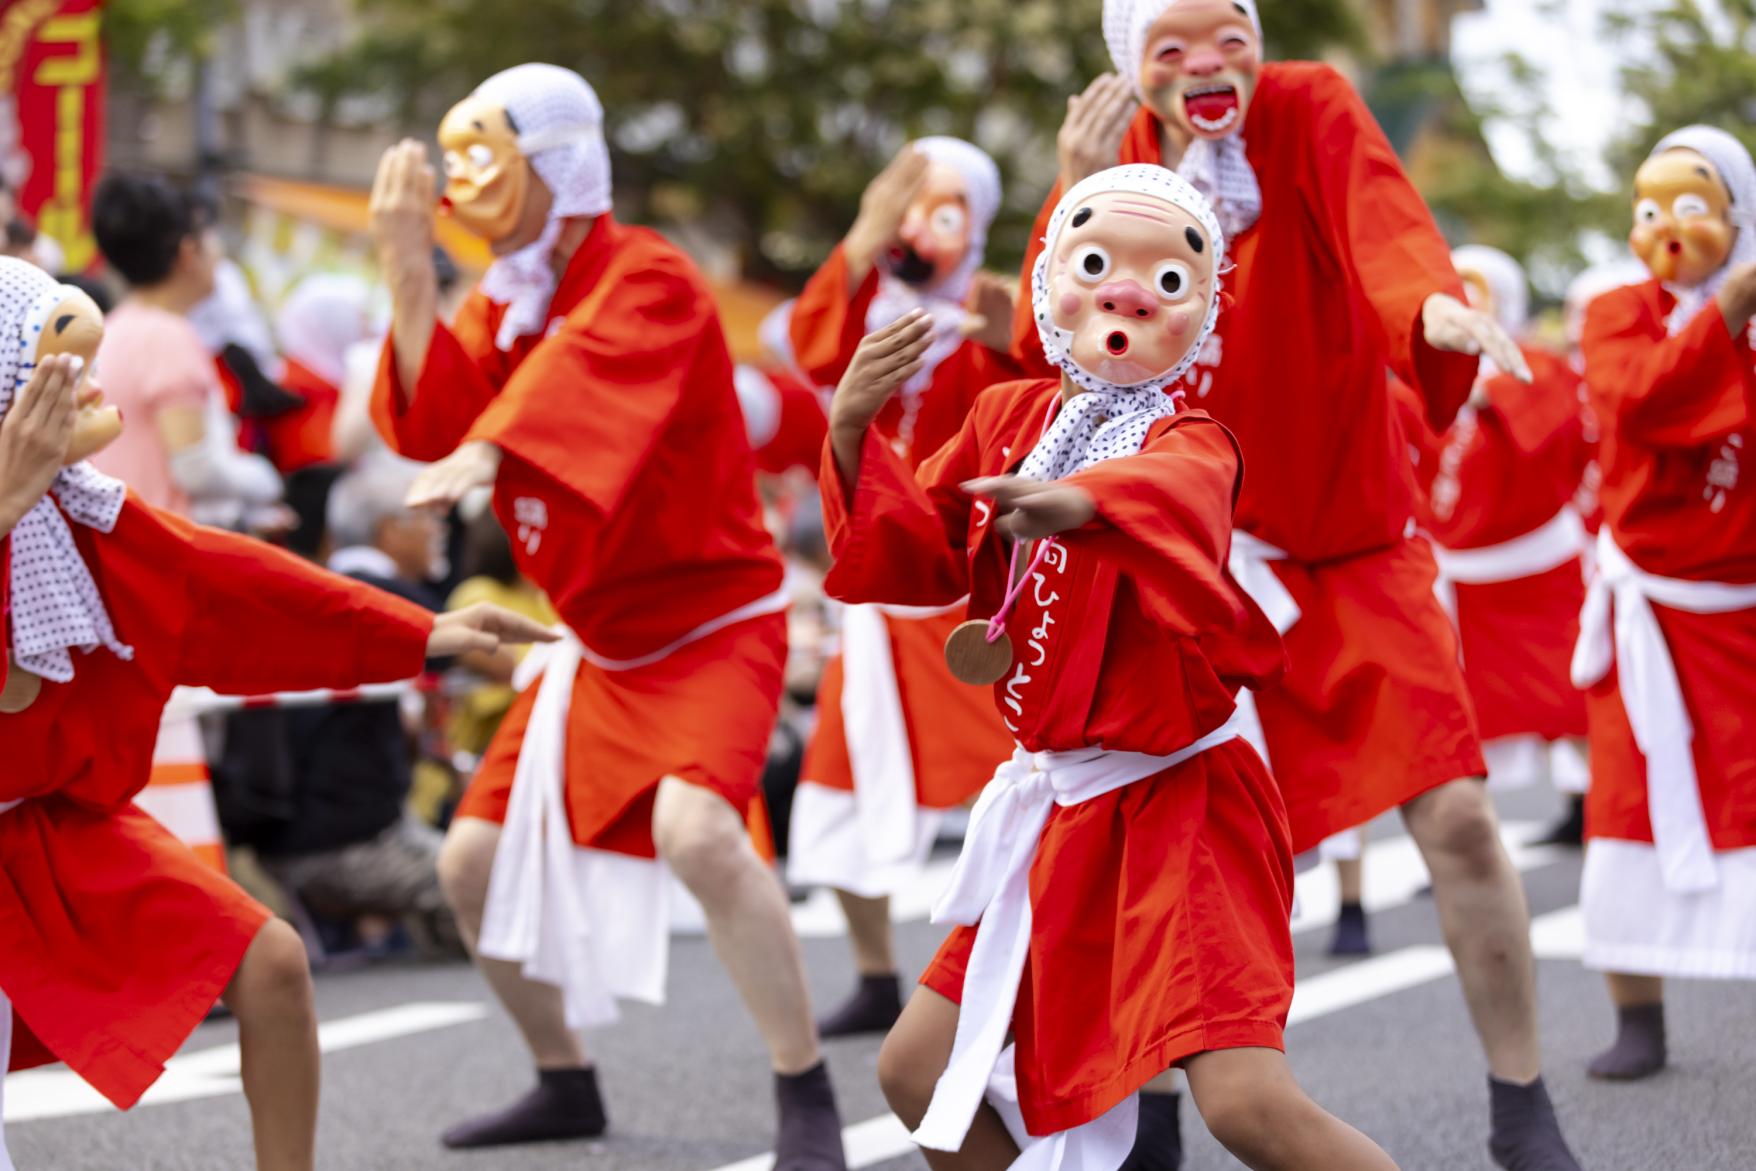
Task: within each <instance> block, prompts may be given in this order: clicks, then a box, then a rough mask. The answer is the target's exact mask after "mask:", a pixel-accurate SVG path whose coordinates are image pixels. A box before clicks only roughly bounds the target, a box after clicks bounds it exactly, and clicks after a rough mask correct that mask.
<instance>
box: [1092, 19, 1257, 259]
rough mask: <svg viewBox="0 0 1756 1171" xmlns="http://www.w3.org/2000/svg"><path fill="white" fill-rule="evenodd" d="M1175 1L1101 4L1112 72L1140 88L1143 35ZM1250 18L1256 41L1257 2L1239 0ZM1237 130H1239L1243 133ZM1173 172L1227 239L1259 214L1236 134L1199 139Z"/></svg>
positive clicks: (1253, 185)
mask: <svg viewBox="0 0 1756 1171" xmlns="http://www.w3.org/2000/svg"><path fill="white" fill-rule="evenodd" d="M1176 2H1177V0H1104V43H1105V44H1107V45H1108V46H1109V48H1110V60H1111V61H1112V62H1114V64H1115V66H1116V72H1117V73H1120V74H1121V75H1122V76H1123V77H1126V78H1127V79H1128V80H1129V81H1132V82H1133V83H1134V88H1135V90H1136V91H1137V92H1140V93H1141V96H1142V97H1144V96H1145V93H1144V91H1142V90H1141V88H1140V63H1141V59H1142V58H1143V57H1144V56H1145V55H1146V34H1147V33H1148V32H1149V31H1150V30H1151V29H1152V26H1153V22H1154V21H1156V20H1158V18H1159V17H1161V16H1163V15H1164V13H1165V10H1166V9H1167V8H1170V7H1171V6H1172V5H1173V4H1175V3H1176ZM1239 2H1240V3H1241V4H1242V5H1243V7H1244V8H1245V10H1246V11H1248V12H1249V14H1250V23H1251V24H1252V25H1254V26H1255V28H1256V37H1257V40H1258V41H1260V40H1261V38H1262V20H1261V18H1260V17H1259V16H1257V14H1256V0H1239ZM1242 129H1243V128H1242V127H1239V130H1242ZM1177 174H1179V175H1181V176H1183V178H1185V179H1187V180H1189V182H1191V183H1193V184H1194V185H1195V189H1196V190H1197V191H1199V192H1201V194H1203V195H1205V196H1207V198H1208V200H1209V201H1211V202H1212V204H1213V207H1214V211H1215V212H1216V213H1217V214H1218V216H1219V222H1220V224H1221V226H1223V227H1224V228H1225V230H1226V235H1227V237H1229V238H1231V239H1236V238H1237V237H1238V236H1240V235H1242V234H1243V232H1244V231H1245V230H1246V229H1247V228H1249V227H1250V226H1251V225H1252V224H1254V223H1255V222H1256V221H1257V219H1258V218H1259V217H1260V216H1261V215H1262V188H1261V187H1260V186H1259V185H1258V184H1257V182H1256V172H1255V171H1254V170H1253V169H1252V168H1251V166H1250V160H1249V158H1247V157H1246V156H1245V154H1244V140H1243V138H1242V137H1241V136H1240V135H1239V134H1238V133H1237V132H1235V131H1234V132H1233V133H1231V134H1228V135H1226V136H1225V137H1224V138H1222V139H1220V140H1218V141H1217V142H1215V141H1212V140H1210V139H1205V138H1198V139H1196V140H1195V141H1194V142H1191V143H1190V144H1189V148H1188V149H1187V150H1185V151H1184V152H1183V160H1182V162H1180V163H1178V164H1177Z"/></svg>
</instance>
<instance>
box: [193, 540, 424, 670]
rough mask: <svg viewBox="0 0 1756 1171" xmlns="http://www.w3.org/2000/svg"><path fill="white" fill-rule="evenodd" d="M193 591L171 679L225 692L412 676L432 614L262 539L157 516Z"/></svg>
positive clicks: (420, 661)
mask: <svg viewBox="0 0 1756 1171" xmlns="http://www.w3.org/2000/svg"><path fill="white" fill-rule="evenodd" d="M160 519H161V520H162V522H163V523H164V524H166V525H167V526H169V527H170V528H171V530H172V532H173V533H174V534H176V535H179V536H181V538H182V539H183V541H184V543H185V547H186V567H187V573H186V577H185V579H186V580H187V582H188V583H189V588H190V590H191V592H192V594H193V595H194V596H193V598H192V599H191V605H190V612H191V619H190V623H189V626H188V628H187V629H186V630H185V631H184V634H183V639H182V642H183V658H182V661H181V662H180V663H179V665H178V669H177V673H176V680H177V682H178V683H183V684H189V685H191V686H198V687H211V688H213V689H214V690H216V691H224V692H230V693H233V694H251V693H257V692H267V691H286V690H293V691H299V690H308V689H311V688H317V687H337V688H340V687H354V686H358V685H359V684H362V683H385V682H391V681H394V680H398V679H409V678H413V677H414V676H416V675H418V674H420V672H421V668H422V665H423V662H424V660H425V656H426V653H427V637H428V635H429V634H431V633H432V630H433V615H432V614H430V613H428V612H427V611H426V610H423V609H422V608H421V607H419V606H417V605H415V604H414V603H413V602H408V601H404V600H403V599H402V598H399V597H396V596H395V595H394V594H388V593H385V592H384V591H382V590H378V589H373V588H372V587H371V586H368V585H365V584H363V583H360V582H357V581H353V580H351V579H349V578H345V577H341V576H340V575H338V574H334V573H330V572H329V571H327V570H324V569H319V568H317V567H316V566H314V565H312V564H310V563H309V562H306V561H302V560H300V559H299V558H297V557H294V556H293V555H292V554H290V553H286V552H283V551H282V550H280V549H276V548H274V547H272V546H270V545H266V544H263V543H262V542H261V541H257V540H253V539H251V538H249V537H242V536H238V535H236V534H233V533H222V532H219V531H217V530H214V529H205V528H199V527H197V526H195V525H192V524H189V523H188V522H186V521H183V520H180V519H178V518H175V517H170V516H165V515H163V514H160Z"/></svg>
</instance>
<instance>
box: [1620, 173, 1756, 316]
mask: <svg viewBox="0 0 1756 1171" xmlns="http://www.w3.org/2000/svg"><path fill="white" fill-rule="evenodd" d="M1731 202H1732V200H1731V193H1730V192H1729V191H1728V190H1727V189H1726V184H1725V181H1724V179H1723V178H1722V177H1721V176H1720V174H1719V172H1718V171H1717V170H1716V169H1715V168H1714V166H1713V164H1712V163H1711V162H1709V161H1708V160H1707V159H1706V158H1705V157H1704V156H1702V155H1700V154H1697V153H1696V152H1695V151H1692V150H1686V149H1676V150H1667V151H1663V152H1661V153H1659V154H1656V155H1654V156H1652V157H1651V158H1649V159H1647V160H1646V162H1644V163H1642V164H1641V166H1640V170H1639V171H1638V172H1636V173H1635V176H1634V229H1633V231H1631V232H1630V233H1629V235H1628V242H1629V244H1630V245H1631V246H1632V247H1633V249H1634V254H1635V255H1636V256H1638V257H1640V259H1641V261H1642V262H1643V263H1644V264H1645V265H1646V267H1647V269H1648V270H1649V271H1651V273H1652V275H1653V276H1655V277H1657V278H1658V279H1659V280H1660V281H1663V282H1664V283H1666V284H1671V285H1680V286H1683V287H1685V288H1687V287H1692V286H1695V285H1699V284H1701V283H1702V282H1703V281H1705V280H1707V279H1708V278H1709V277H1711V276H1712V275H1713V274H1714V273H1716V272H1718V271H1719V270H1720V269H1721V268H1722V267H1723V266H1724V265H1725V263H1726V260H1727V258H1728V257H1729V256H1730V255H1731V252H1732V245H1733V244H1734V243H1735V242H1736V239H1737V234H1738V229H1737V228H1736V227H1734V226H1733V224H1732V219H1731Z"/></svg>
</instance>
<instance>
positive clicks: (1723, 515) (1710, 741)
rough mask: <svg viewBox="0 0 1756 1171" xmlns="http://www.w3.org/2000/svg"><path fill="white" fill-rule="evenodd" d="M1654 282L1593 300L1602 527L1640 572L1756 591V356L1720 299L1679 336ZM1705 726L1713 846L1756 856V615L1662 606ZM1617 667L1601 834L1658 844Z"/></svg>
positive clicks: (1590, 819) (1706, 800) (1589, 370)
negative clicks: (1755, 481)
mask: <svg viewBox="0 0 1756 1171" xmlns="http://www.w3.org/2000/svg"><path fill="white" fill-rule="evenodd" d="M1675 303H1676V302H1675V299H1674V298H1673V297H1672V296H1671V294H1669V293H1667V292H1666V291H1665V290H1664V289H1663V287H1661V286H1660V285H1659V284H1658V283H1657V282H1656V281H1654V282H1648V283H1646V284H1642V285H1632V286H1629V287H1627V288H1622V289H1616V290H1614V291H1612V292H1609V293H1605V294H1604V295H1603V296H1601V297H1599V298H1598V299H1597V300H1596V301H1594V302H1593V303H1592V306H1591V309H1590V310H1589V312H1588V314H1587V317H1586V329H1585V338H1584V341H1583V343H1582V346H1583V349H1584V352H1585V360H1586V368H1585V380H1586V385H1587V387H1588V388H1589V391H1590V394H1591V400H1592V405H1593V408H1594V409H1595V411H1596V414H1597V417H1598V421H1599V424H1600V425H1601V427H1602V428H1603V437H1602V440H1601V447H1600V451H1599V462H1600V463H1601V464H1602V466H1603V471H1604V480H1603V488H1602V499H1603V506H1604V523H1605V524H1606V525H1607V526H1608V528H1609V532H1610V535H1611V536H1612V537H1613V538H1614V539H1615V542H1616V544H1617V545H1618V546H1619V547H1620V548H1621V549H1622V551H1623V552H1624V553H1626V554H1627V555H1628V557H1629V559H1630V560H1632V561H1633V562H1634V563H1635V564H1636V565H1637V566H1639V567H1640V568H1641V569H1644V570H1646V571H1647V572H1648V573H1654V574H1658V575H1660V576H1662V577H1672V578H1684V579H1688V580H1695V581H1717V582H1731V583H1735V584H1747V583H1753V582H1756V486H1753V485H1752V479H1751V467H1750V461H1751V459H1752V456H1753V455H1756V417H1753V416H1752V411H1751V402H1752V396H1756V356H1753V355H1752V352H1751V347H1750V343H1749V340H1748V336H1747V335H1745V334H1740V335H1739V336H1737V337H1735V338H1734V337H1733V336H1732V334H1731V333H1730V331H1728V330H1727V329H1726V325H1725V319H1724V317H1722V316H1721V315H1720V313H1719V310H1718V307H1717V306H1716V305H1713V304H1709V305H1708V306H1707V307H1706V308H1705V309H1704V310H1702V311H1701V312H1700V313H1699V314H1698V315H1697V316H1696V317H1695V319H1694V320H1693V321H1692V322H1690V324H1689V325H1688V327H1687V328H1686V329H1685V330H1684V331H1683V332H1682V333H1680V334H1678V335H1677V336H1675V337H1672V336H1669V335H1668V333H1667V331H1666V318H1667V317H1668V316H1669V314H1670V312H1671V309H1672V307H1673V306H1674V305H1675ZM1653 610H1654V612H1655V613H1656V615H1657V617H1658V623H1659V628H1660V629H1661V630H1662V631H1663V632H1664V636H1665V642H1666V644H1667V645H1668V646H1669V648H1670V652H1671V658H1672V661H1673V662H1674V663H1675V664H1676V670H1677V677H1678V681H1679V682H1680V683H1681V685H1682V690H1683V698H1684V702H1685V704H1686V705H1687V707H1688V710H1689V718H1690V720H1691V722H1692V723H1693V724H1694V729H1695V737H1694V742H1693V749H1694V757H1695V771H1696V775H1697V778H1698V780H1699V784H1700V789H1701V804H1702V812H1703V814H1704V815H1705V818H1706V822H1707V827H1708V832H1709V835H1710V837H1711V839H1712V842H1713V845H1714V848H1715V849H1718V850H1732V849H1742V848H1746V847H1751V846H1756V739H1753V736H1756V727H1753V725H1752V713H1756V609H1750V610H1739V611H1734V612H1732V613H1727V614H1693V613H1685V612H1683V611H1680V610H1674V609H1670V608H1667V607H1665V606H1662V605H1658V604H1656V603H1655V604H1654V605H1653ZM1616 678H1617V676H1616V672H1615V671H1614V670H1612V671H1611V672H1610V674H1609V675H1608V676H1607V677H1606V678H1605V679H1603V680H1602V681H1601V682H1599V683H1598V684H1597V685H1595V686H1594V687H1592V688H1591V690H1590V691H1589V692H1588V694H1587V705H1588V709H1589V715H1590V723H1591V788H1590V790H1589V791H1588V792H1587V794H1586V832H1587V834H1588V835H1590V836H1591V837H1594V838H1595V837H1604V838H1619V839H1623V840H1626V841H1634V842H1651V841H1652V822H1651V818H1650V815H1649V812H1648V804H1647V789H1646V762H1645V760H1644V758H1643V757H1642V756H1641V754H1640V750H1639V748H1638V747H1637V746H1636V745H1635V742H1634V734H1633V732H1632V730H1631V729H1630V728H1629V726H1628V715H1627V711H1626V709H1625V708H1624V707H1623V705H1622V698H1621V694H1620V692H1619V691H1618V689H1617V682H1616Z"/></svg>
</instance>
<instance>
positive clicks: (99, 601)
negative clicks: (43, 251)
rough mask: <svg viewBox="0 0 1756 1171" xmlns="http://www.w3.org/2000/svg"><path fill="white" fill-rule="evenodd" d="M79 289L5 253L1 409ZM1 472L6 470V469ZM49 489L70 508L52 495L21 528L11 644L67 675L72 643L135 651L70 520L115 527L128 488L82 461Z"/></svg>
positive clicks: (28, 666) (60, 677) (47, 670)
mask: <svg viewBox="0 0 1756 1171" xmlns="http://www.w3.org/2000/svg"><path fill="white" fill-rule="evenodd" d="M71 292H73V290H72V289H70V288H68V287H67V286H65V285H58V284H56V283H55V281H54V280H53V279H52V278H50V276H49V275H48V274H47V273H45V272H43V271H42V270H41V269H39V268H36V267H35V266H33V265H30V264H26V263H25V262H24V261H22V260H13V259H11V258H9V257H7V258H0V417H4V416H5V414H6V412H7V411H9V410H11V409H12V401H13V399H14V398H16V397H17V394H18V392H19V391H20V390H22V389H23V388H24V387H25V385H26V384H28V383H29V382H30V379H31V374H32V372H33V371H34V370H35V369H36V356H37V342H38V340H39V339H40V338H41V337H42V332H43V329H44V327H45V326H46V325H47V324H48V320H49V313H50V312H51V311H52V310H53V309H54V308H55V306H56V305H59V304H60V303H61V301H62V300H63V299H64V298H66V297H67V296H68V294H70V293H71ZM0 475H5V469H4V468H0ZM49 491H50V493H51V494H52V495H53V496H54V498H55V501H58V502H59V503H60V505H61V507H60V508H56V507H55V503H54V502H51V500H50V499H49V497H48V496H45V497H43V499H41V500H39V501H37V503H36V505H35V506H34V507H33V508H32V509H31V510H30V511H29V512H27V513H25V515H24V518H23V519H22V520H20V521H19V522H18V524H17V525H15V526H14V527H13V529H12V535H11V539H12V583H11V607H10V609H9V611H8V613H7V618H8V622H9V625H10V631H9V642H10V646H11V648H12V654H13V656H14V657H15V658H17V659H18V662H19V665H20V666H22V667H23V668H24V669H25V670H27V671H29V672H31V674H33V675H39V676H41V677H42V678H44V679H48V680H51V681H53V682H55V683H66V682H69V681H70V680H72V678H73V658H72V656H71V655H70V654H69V653H68V651H69V650H71V649H73V648H75V647H77V648H78V649H79V650H81V651H85V652H88V653H89V652H91V651H94V650H96V649H97V648H98V647H99V646H105V647H108V648H109V649H110V650H111V651H114V652H115V653H116V654H117V655H118V656H120V657H121V658H124V659H131V658H133V657H134V650H133V648H131V647H129V646H127V645H126V644H124V643H122V642H121V641H120V640H118V639H117V637H116V631H115V629H114V627H112V626H111V625H110V615H109V612H108V611H107V610H105V609H104V599H103V597H102V596H101V595H100V594H99V593H98V587H97V583H96V582H94V581H93V580H92V576H91V571H90V570H89V569H87V568H86V566H85V561H84V559H83V558H82V557H80V555H79V546H77V545H76V544H74V542H73V530H72V529H70V528H68V526H67V520H68V519H69V518H71V519H72V520H74V521H77V522H78V523H80V524H82V525H86V526H88V527H91V528H94V529H97V530H98V531H100V532H105V533H107V532H109V531H110V530H111V529H113V528H115V527H116V517H117V516H119V515H120V514H121V512H122V502H123V501H124V500H125V499H126V497H127V489H126V488H124V487H123V485H122V482H121V481H120V480H116V479H112V478H111V477H109V476H106V475H104V474H103V473H101V472H99V471H98V470H97V469H96V468H94V467H92V466H91V465H90V464H87V463H80V464H75V465H73V466H72V467H70V468H66V469H64V470H63V471H62V472H61V474H60V475H59V476H57V477H55V482H54V483H53V484H52V485H51V486H50V489H49ZM63 514H65V515H63Z"/></svg>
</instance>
